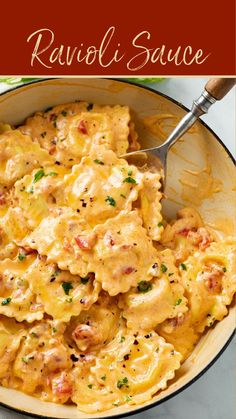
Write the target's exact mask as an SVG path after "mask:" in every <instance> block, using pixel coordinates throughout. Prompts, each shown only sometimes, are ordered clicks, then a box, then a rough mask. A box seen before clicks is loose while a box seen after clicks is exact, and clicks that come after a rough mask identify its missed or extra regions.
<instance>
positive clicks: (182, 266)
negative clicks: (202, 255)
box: [180, 263, 187, 271]
mask: <svg viewBox="0 0 236 419" xmlns="http://www.w3.org/2000/svg"><path fill="white" fill-rule="evenodd" d="M180 266H181V268H182V269H183V271H187V266H186V265H185V263H181V264H180Z"/></svg>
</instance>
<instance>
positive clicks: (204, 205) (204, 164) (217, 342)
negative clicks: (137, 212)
mask: <svg viewBox="0 0 236 419" xmlns="http://www.w3.org/2000/svg"><path fill="white" fill-rule="evenodd" d="M77 99H80V100H86V101H88V102H89V103H98V104H111V105H112V104H122V105H128V106H130V108H131V109H132V112H133V118H134V121H135V123H136V127H137V130H138V133H139V136H140V141H141V144H142V145H145V146H148V145H149V146H151V145H154V144H155V143H157V142H158V140H159V139H158V137H157V136H156V135H155V134H154V133H151V132H150V128H148V127H147V126H146V125H145V121H146V117H148V116H150V115H155V114H160V113H161V114H163V113H164V114H172V115H174V118H173V123H176V120H177V119H179V118H181V117H182V116H183V115H184V114H185V113H186V108H184V107H183V106H182V105H180V104H178V103H177V102H175V101H174V100H172V99H170V98H168V97H166V96H164V95H162V94H159V93H157V92H155V91H153V90H151V89H148V88H144V87H140V86H137V85H133V84H130V83H126V82H122V81H117V80H111V79H93V78H89V79H85V78H83V79H73V78H69V79H68V78H67V79H49V80H46V79H45V80H41V81H39V82H33V83H32V84H29V85H26V86H21V87H17V88H15V89H12V90H10V91H8V92H6V93H3V94H2V95H1V96H0V121H4V122H8V123H10V124H20V123H21V122H22V121H23V120H24V119H25V118H26V117H27V116H29V115H30V114H32V113H34V112H35V111H38V110H44V109H46V108H48V107H49V106H53V105H56V104H61V103H66V102H72V101H74V100H77ZM169 129H171V127H170V128H169ZM144 139H146V140H145V141H144ZM147 139H148V140H147ZM186 170H187V171H186ZM194 172H200V175H198V176H195V175H194ZM234 179H235V167H234V163H233V158H232V156H231V155H230V153H229V151H228V150H227V149H226V148H225V146H224V145H223V143H222V142H221V140H220V139H219V138H218V137H217V136H216V135H215V134H214V132H213V131H212V130H211V129H210V128H208V127H207V126H206V125H205V124H204V123H202V122H198V123H197V124H196V125H195V127H194V129H193V130H192V132H191V133H188V134H185V135H184V137H183V139H181V140H180V141H179V142H177V143H176V145H175V146H174V147H173V148H172V149H171V151H170V153H169V157H168V175H167V190H166V193H167V195H168V199H167V200H166V201H165V202H164V214H165V215H166V216H167V217H168V216H171V217H173V216H174V215H175V213H176V210H177V209H178V208H180V207H181V206H186V205H187V206H189V205H191V206H194V207H195V208H197V209H198V211H199V212H200V214H201V215H202V216H203V218H204V220H205V221H206V223H208V224H209V225H210V226H212V227H214V228H217V229H218V230H219V231H221V232H223V233H224V234H227V235H232V234H235V229H236V216H235V205H234V202H235V180H234ZM186 181H187V183H186ZM194 182H195V183H196V188H195V189H193V188H192V186H191V184H193V183H194ZM234 323H235V307H234V305H233V304H232V306H231V308H230V310H229V315H228V316H227V317H225V318H224V319H223V320H222V321H221V322H219V323H217V324H216V325H215V326H214V327H213V328H212V329H210V330H209V331H207V332H206V333H205V334H204V335H203V337H202V338H201V340H200V342H199V343H198V345H197V346H196V348H195V350H194V352H193V353H192V355H191V356H190V358H189V359H188V360H187V361H185V363H184V364H183V365H182V367H181V368H180V370H179V371H178V372H177V374H176V378H175V379H174V380H172V382H171V383H169V386H168V388H167V389H166V390H164V391H162V392H161V393H158V394H157V395H156V396H155V397H153V399H152V400H151V401H149V402H146V403H145V404H144V405H142V406H129V407H125V408H124V407H122V406H121V407H117V408H114V409H112V410H109V411H107V412H102V413H96V414H89V415H87V414H84V413H82V412H80V411H79V410H78V409H77V408H76V407H74V406H65V405H57V404H53V403H46V402H43V401H40V400H38V399H36V398H33V397H31V396H28V395H25V394H23V393H21V392H17V391H14V390H11V389H7V388H2V387H0V403H1V404H2V405H3V406H6V407H8V408H11V409H13V410H16V411H18V412H21V413H24V414H27V413H28V414H30V415H35V416H39V417H48V418H57V419H59V418H63V419H85V418H87V419H88V418H111V417H112V418H115V417H123V416H126V415H127V416H128V415H130V414H132V413H137V412H140V411H143V410H145V409H148V408H150V407H153V406H155V405H157V404H159V403H163V402H164V401H166V400H167V399H169V398H171V397H173V396H174V395H176V394H177V393H179V392H180V391H182V390H184V389H185V388H186V387H187V386H189V385H190V384H192V383H193V382H194V381H195V380H196V379H197V378H199V377H200V376H201V375H202V374H203V373H204V372H205V371H206V370H207V369H208V368H209V367H210V366H211V365H212V364H213V363H214V362H215V361H216V359H217V358H218V357H219V356H220V355H221V353H222V352H223V351H224V349H225V348H226V346H227V345H228V343H229V342H230V340H231V338H232V336H233V332H234V327H235V324H234ZM212 385H215V383H212Z"/></svg>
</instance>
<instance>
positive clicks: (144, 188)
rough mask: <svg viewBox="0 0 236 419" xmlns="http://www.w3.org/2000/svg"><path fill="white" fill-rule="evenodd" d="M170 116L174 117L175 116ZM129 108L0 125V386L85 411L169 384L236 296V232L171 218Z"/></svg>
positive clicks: (84, 109) (62, 108) (189, 215)
mask: <svg viewBox="0 0 236 419" xmlns="http://www.w3.org/2000/svg"><path fill="white" fill-rule="evenodd" d="M167 117H168V115H167ZM139 148H140V145H139V142H138V134H137V132H136V131H135V126H134V123H133V121H131V116H130V110H129V108H128V107H127V106H121V105H115V106H103V105H96V104H91V103H86V102H83V101H77V102H74V103H69V104H64V105H57V106H55V107H54V108H51V109H48V110H47V111H45V112H37V113H36V114H35V115H33V116H31V117H29V118H28V119H27V120H26V121H25V123H24V124H23V125H22V126H19V127H17V128H16V129H15V128H14V127H11V126H9V125H7V124H1V125H0V357H1V363H0V384H1V385H2V386H5V387H9V388H13V389H16V390H19V391H23V392H25V393H27V394H30V395H32V396H34V397H38V398H40V399H42V400H44V401H50V402H54V403H66V404H72V403H73V404H76V405H77V406H78V409H80V410H81V411H83V412H86V413H88V414H89V413H96V412H102V411H105V410H109V409H113V408H114V407H116V406H120V405H140V404H142V403H144V402H146V401H148V400H150V399H151V398H152V397H153V396H155V395H156V394H157V393H158V392H160V391H162V390H164V389H165V388H166V387H167V386H168V384H169V381H170V380H172V379H173V378H174V377H175V372H176V371H177V370H179V368H180V367H181V364H182V363H183V362H184V360H185V359H186V358H187V357H189V356H190V355H191V353H192V351H193V350H194V347H195V345H196V343H197V342H198V340H199V339H200V337H201V335H202V333H203V332H204V330H205V329H206V328H208V327H210V326H212V325H213V324H214V322H215V321H220V320H222V319H223V317H224V316H226V315H227V313H228V306H229V305H230V303H231V301H232V299H233V295H234V293H235V288H236V277H235V263H236V262H235V257H236V256H235V250H236V242H235V240H234V239H233V238H229V237H227V238H225V239H224V240H223V239H222V240H219V239H216V237H214V235H213V234H212V232H210V231H208V229H207V228H206V226H205V225H204V221H203V220H202V219H201V217H200V215H199V214H198V213H197V212H196V211H195V210H194V209H192V208H183V209H180V210H179V211H178V213H177V218H176V220H172V221H170V222H167V221H165V220H164V219H163V215H162V212H161V198H162V192H161V190H160V186H161V183H160V173H158V172H153V171H152V172H151V171H148V170H147V169H145V167H143V168H137V167H135V166H133V165H130V164H128V163H127V161H126V160H124V159H123V158H122V155H123V154H124V153H126V152H127V151H129V150H130V151H133V150H138V149H139Z"/></svg>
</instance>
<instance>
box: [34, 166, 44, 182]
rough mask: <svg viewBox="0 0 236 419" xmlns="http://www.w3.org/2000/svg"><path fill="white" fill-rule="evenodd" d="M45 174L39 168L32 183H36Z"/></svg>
mask: <svg viewBox="0 0 236 419" xmlns="http://www.w3.org/2000/svg"><path fill="white" fill-rule="evenodd" d="M44 176H45V172H44V169H40V170H38V171H37V173H35V175H34V180H33V183H37V182H38V181H39V180H40V179H42V177H44Z"/></svg>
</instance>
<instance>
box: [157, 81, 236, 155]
mask: <svg viewBox="0 0 236 419" xmlns="http://www.w3.org/2000/svg"><path fill="white" fill-rule="evenodd" d="M235 82H236V79H234V78H225V79H222V78H215V79H210V80H209V81H208V82H207V84H206V86H205V89H204V91H203V92H202V94H201V96H199V98H198V99H197V100H194V101H193V105H192V109H191V111H190V112H188V113H187V115H185V116H184V117H183V119H181V121H180V122H179V124H178V125H177V126H176V127H175V129H174V130H173V131H172V132H171V134H170V135H169V137H168V138H167V140H166V141H165V142H164V144H162V147H164V148H166V149H167V150H168V149H169V148H170V147H171V146H172V145H173V144H175V142H176V141H177V140H178V139H179V138H180V137H182V135H183V134H185V132H186V131H188V129H189V128H191V126H192V125H193V124H194V123H195V122H196V120H197V119H198V118H199V117H200V116H202V115H204V114H206V113H207V112H208V110H209V108H210V107H211V106H212V105H213V104H214V103H215V102H216V100H220V99H222V98H223V97H224V96H225V95H226V94H227V93H228V92H229V91H230V89H232V87H233V86H234V84H235Z"/></svg>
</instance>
